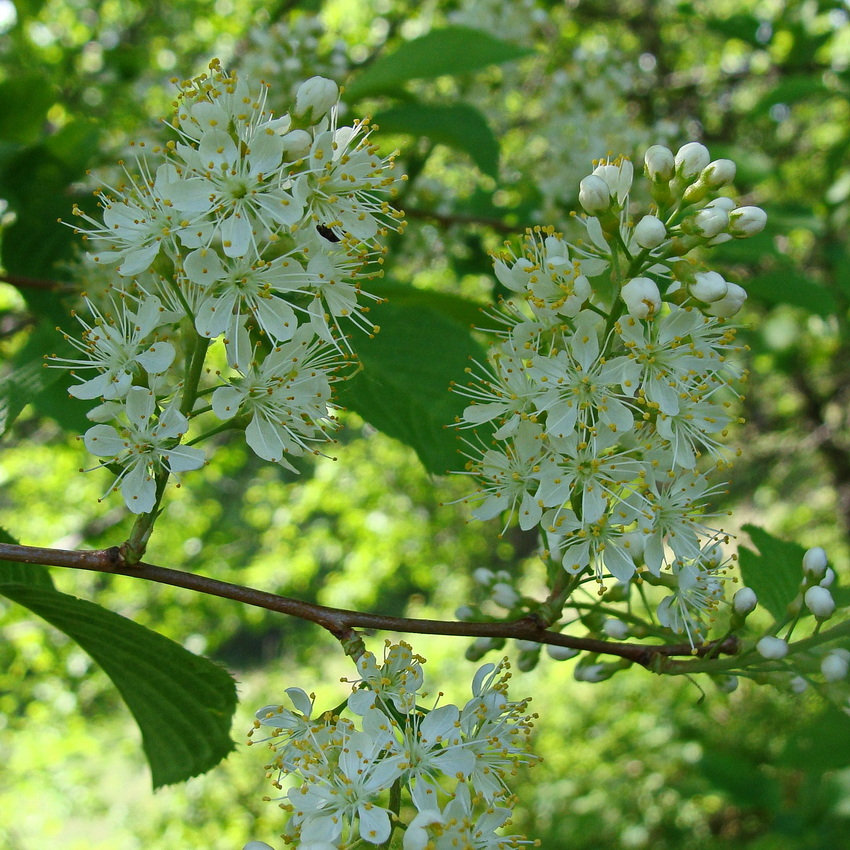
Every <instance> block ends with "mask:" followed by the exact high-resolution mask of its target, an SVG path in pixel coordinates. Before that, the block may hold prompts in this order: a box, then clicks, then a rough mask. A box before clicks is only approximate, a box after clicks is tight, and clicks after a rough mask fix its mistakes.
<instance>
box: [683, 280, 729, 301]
mask: <svg viewBox="0 0 850 850" xmlns="http://www.w3.org/2000/svg"><path fill="white" fill-rule="evenodd" d="M689 289H690V291H691V295H693V296H694V298H696V299H697V300H698V301H705V302H706V303H707V304H713V303H714V302H715V301H720V299H721V298H724V297H725V295H726V293H727V292H728V290H729V284H728V283H727V282H726V280H725V279H724V278H723V275H721V274H718V273H717V272H698V273H697V274H695V275H694V282H693V283H692V284H691V285H690V287H689Z"/></svg>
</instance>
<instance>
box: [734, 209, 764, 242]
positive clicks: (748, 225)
mask: <svg viewBox="0 0 850 850" xmlns="http://www.w3.org/2000/svg"><path fill="white" fill-rule="evenodd" d="M766 224H767V213H766V212H765V211H764V210H763V209H761V207H738V208H737V209H736V210H735V211H734V212H732V213H730V214H729V233H731V234H732V236H734V237H735V238H736V239H746V238H747V237H748V236H755V235H756V234H757V233H761V232H762V230H764V227H765V225H766Z"/></svg>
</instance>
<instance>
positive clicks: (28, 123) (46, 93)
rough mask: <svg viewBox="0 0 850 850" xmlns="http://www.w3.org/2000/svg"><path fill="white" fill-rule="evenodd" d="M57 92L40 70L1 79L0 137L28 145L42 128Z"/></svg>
mask: <svg viewBox="0 0 850 850" xmlns="http://www.w3.org/2000/svg"><path fill="white" fill-rule="evenodd" d="M55 99H56V92H54V91H53V89H52V88H51V86H50V85H49V84H48V82H47V80H46V79H45V78H44V76H43V75H42V74H39V73H37V72H29V73H27V72H24V73H20V74H16V75H15V76H14V78H12V79H8V80H4V81H3V82H2V83H0V139H3V140H8V141H13V142H18V143H20V144H22V145H31V144H34V143H35V142H37V141H38V139H39V138H40V136H41V134H42V132H43V131H44V123H45V119H46V116H47V110H48V109H50V107H51V106H52V105H53V102H54V100H55Z"/></svg>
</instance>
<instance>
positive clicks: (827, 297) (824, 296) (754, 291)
mask: <svg viewBox="0 0 850 850" xmlns="http://www.w3.org/2000/svg"><path fill="white" fill-rule="evenodd" d="M744 286H745V288H746V290H747V294H748V295H749V296H750V297H751V298H756V299H758V300H759V301H762V302H764V303H765V304H769V305H776V304H789V305H791V306H793V307H802V308H803V309H804V310H808V311H809V312H810V313H816V314H817V315H819V316H831V315H834V314H835V312H836V309H837V306H836V303H835V298H834V297H833V295H832V293H831V292H830V291H829V290H828V289H824V287H822V286H821V285H820V284H819V283H817V282H816V281H813V280H812V279H811V278H809V277H808V276H806V275H805V274H803V273H802V272H800V271H798V270H797V269H795V268H793V267H791V266H784V267H782V268H778V269H774V270H773V271H769V272H767V273H765V274H760V275H756V276H755V277H751V278H749V279H747V280H746V281H745V284H744Z"/></svg>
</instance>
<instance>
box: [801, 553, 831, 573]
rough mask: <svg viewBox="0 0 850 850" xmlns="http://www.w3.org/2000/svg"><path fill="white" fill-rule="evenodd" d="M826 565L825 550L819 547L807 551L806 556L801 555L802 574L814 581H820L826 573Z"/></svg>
mask: <svg viewBox="0 0 850 850" xmlns="http://www.w3.org/2000/svg"><path fill="white" fill-rule="evenodd" d="M827 563H828V559H827V557H826V550H825V549H823V548H822V547H821V546H815V547H813V548H811V549H807V550H806V554H805V555H803V572H805V573H806V574H807V575H808V576H810V577H811V578H813V579H814V580H815V581H820V580H821V579H822V578H823V576H824V573H826V565H827Z"/></svg>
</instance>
